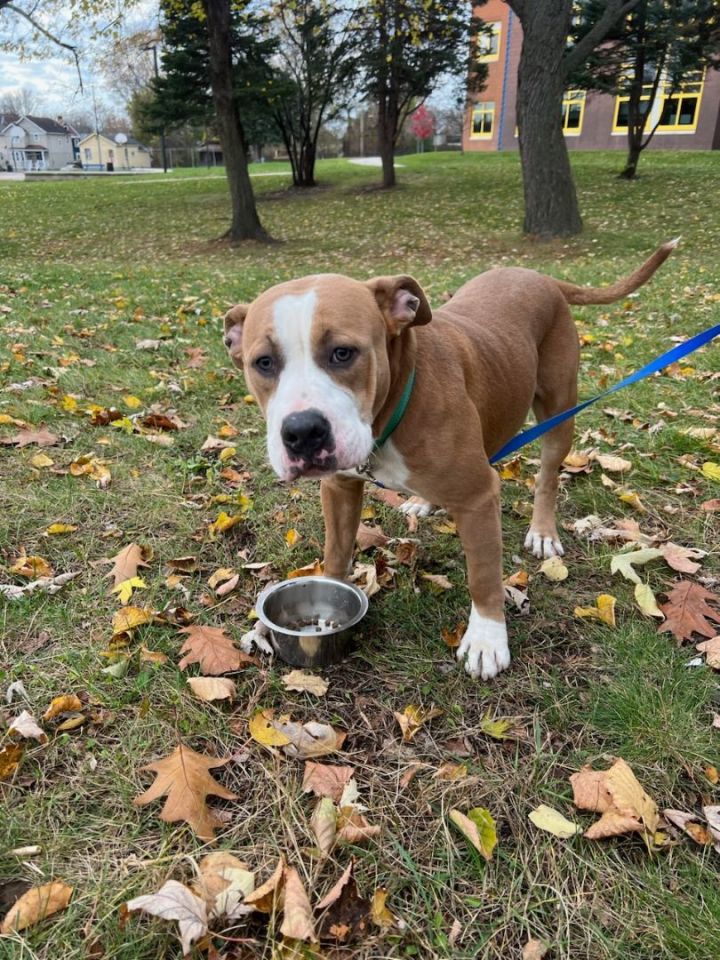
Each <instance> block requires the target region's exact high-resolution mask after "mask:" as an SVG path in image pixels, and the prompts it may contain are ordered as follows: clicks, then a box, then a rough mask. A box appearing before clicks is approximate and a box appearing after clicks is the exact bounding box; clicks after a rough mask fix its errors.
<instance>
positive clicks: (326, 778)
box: [302, 760, 355, 803]
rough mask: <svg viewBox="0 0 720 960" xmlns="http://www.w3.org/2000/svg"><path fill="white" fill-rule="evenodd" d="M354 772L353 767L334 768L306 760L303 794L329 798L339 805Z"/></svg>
mask: <svg viewBox="0 0 720 960" xmlns="http://www.w3.org/2000/svg"><path fill="white" fill-rule="evenodd" d="M354 772H355V771H354V769H353V768H352V767H348V766H343V767H339V766H338V767H334V766H331V765H330V764H327V763H315V762H314V761H313V760H306V761H305V772H304V774H303V782H302V789H303V793H313V794H314V795H315V796H316V797H329V798H330V799H331V800H332V801H333V802H334V803H338V802H339V800H340V798H341V797H342V795H343V790H344V789H345V787H346V786H347V784H348V781H349V780H350V779H351V778H352V775H353V773H354Z"/></svg>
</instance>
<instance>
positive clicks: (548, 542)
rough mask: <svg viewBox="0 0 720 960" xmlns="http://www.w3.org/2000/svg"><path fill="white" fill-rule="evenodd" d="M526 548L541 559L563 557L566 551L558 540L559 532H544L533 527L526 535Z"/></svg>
mask: <svg viewBox="0 0 720 960" xmlns="http://www.w3.org/2000/svg"><path fill="white" fill-rule="evenodd" d="M525 549H526V550H530V551H532V553H533V555H534V556H536V557H540V559H543V558H545V559H547V558H548V557H561V556H562V555H563V554H564V553H565V551H564V550H563V546H562V544H561V543H560V541H559V540H558V535H557V533H555V534H553V533H550V534H544V533H541V532H540V531H539V530H534V529H533V528H532V527H530V529H529V530H528V532H527V536H526V537H525Z"/></svg>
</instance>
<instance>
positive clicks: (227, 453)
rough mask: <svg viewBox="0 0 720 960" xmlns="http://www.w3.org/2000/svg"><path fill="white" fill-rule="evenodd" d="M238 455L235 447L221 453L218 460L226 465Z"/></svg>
mask: <svg viewBox="0 0 720 960" xmlns="http://www.w3.org/2000/svg"><path fill="white" fill-rule="evenodd" d="M236 453H237V449H236V448H235V447H225V449H224V450H221V451H220V454H219V455H218V460H219V461H220V462H221V463H224V462H225V461H226V460H231V459H232V458H233V457H234V456H235V454H236Z"/></svg>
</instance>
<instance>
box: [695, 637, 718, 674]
mask: <svg viewBox="0 0 720 960" xmlns="http://www.w3.org/2000/svg"><path fill="white" fill-rule="evenodd" d="M695 649H696V650H697V651H698V653H704V654H705V663H707V665H708V666H709V667H712V668H713V670H720V635H718V636H717V637H712V638H711V639H710V640H703V642H702V643H698V644H697V645H696V647H695Z"/></svg>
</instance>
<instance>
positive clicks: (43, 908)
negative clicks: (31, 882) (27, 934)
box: [0, 880, 73, 934]
mask: <svg viewBox="0 0 720 960" xmlns="http://www.w3.org/2000/svg"><path fill="white" fill-rule="evenodd" d="M72 894H73V888H72V887H69V886H68V885H67V884H66V883H63V882H62V880H53V881H52V882H51V883H44V884H42V886H39V887H31V888H30V890H28V891H27V892H26V893H24V894H23V895H22V896H21V897H20V899H19V900H16V901H15V903H14V904H13V905H12V907H10V909H9V910H8V912H7V916H6V917H5V919H4V920H3V922H2V926H0V933H1V934H10V933H13V931H19V930H25V929H26V928H27V927H32V926H34V924H36V923H39V922H40V921H41V920H44V919H45V917H49V916H52V914H53V913H58V912H59V911H60V910H64V909H65V908H66V907H67V905H68V904H69V903H70V897H72Z"/></svg>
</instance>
